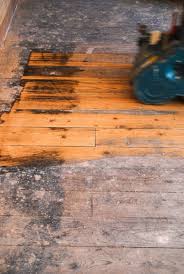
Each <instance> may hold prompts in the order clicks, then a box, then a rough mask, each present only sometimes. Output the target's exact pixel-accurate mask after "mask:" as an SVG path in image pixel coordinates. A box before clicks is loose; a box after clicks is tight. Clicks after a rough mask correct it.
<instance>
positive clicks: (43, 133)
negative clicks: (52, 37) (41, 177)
mask: <svg viewBox="0 0 184 274" xmlns="http://www.w3.org/2000/svg"><path fill="white" fill-rule="evenodd" d="M130 69H131V65H130V64H127V63H124V55H121V54H62V53H57V54H56V53H41V52H32V53H31V55H30V58H29V61H28V65H27V68H26V70H25V73H24V76H23V77H22V84H23V85H24V88H23V90H22V93H21V97H20V98H19V99H18V100H17V101H16V102H15V104H14V106H13V108H12V110H11V112H10V113H8V114H4V115H3V116H2V118H1V119H2V123H1V125H0V146H1V159H0V163H1V165H3V166H9V165H15V164H16V165H18V164H23V163H26V162H30V161H31V159H32V160H33V161H35V159H36V158H37V159H40V160H43V161H44V159H45V158H46V159H47V160H48V159H49V160H50V161H57V162H59V161H62V162H63V161H71V160H72V161H75V160H79V161H80V160H89V159H97V158H101V157H104V156H105V157H107V156H109V157H110V156H117V155H118V156H128V155H166V156H183V155H184V139H183V132H184V131H183V129H184V126H183V125H184V115H183V112H184V104H183V102H179V101H176V102H171V103H170V104H167V105H161V106H151V105H143V104H141V103H139V102H138V101H137V100H136V99H135V98H134V96H133V92H132V88H131V87H130V85H129V78H130V77H129V74H130Z"/></svg>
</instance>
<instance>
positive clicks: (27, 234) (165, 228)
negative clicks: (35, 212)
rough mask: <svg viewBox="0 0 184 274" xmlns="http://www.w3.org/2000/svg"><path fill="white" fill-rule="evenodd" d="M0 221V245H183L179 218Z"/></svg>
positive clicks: (21, 219) (169, 246)
mask: <svg viewBox="0 0 184 274" xmlns="http://www.w3.org/2000/svg"><path fill="white" fill-rule="evenodd" d="M0 220H1V222H0V231H1V238H0V245H5V246H7V245H10V246H16V245H24V247H25V246H29V245H36V246H37V245H38V246H40V245H43V246H48V245H49V244H57V246H58V245H59V246H75V247H81V246H82V247H85V246H87V247H90V246H95V247H103V246H104V247H108V246H110V247H111V246H113V247H157V248H159V247H162V248H163V247H167V248H184V239H183V236H182V235H181V231H183V229H184V223H183V222H182V221H180V220H176V219H166V218H163V219H153V218H142V219H140V218H124V219H121V220H117V219H115V220H110V219H108V220H104V219H103V218H100V219H94V218H88V217H86V218H66V217H65V218H64V217H59V218H55V221H57V224H58V225H57V228H56V229H53V228H52V223H50V224H49V220H48V221H46V219H44V218H36V217H35V218H31V217H21V216H10V217H7V216H2V217H0ZM47 222H48V223H47ZM44 224H45V225H44ZM12 227H13V228H14V229H12ZM7 231H8V233H7Z"/></svg>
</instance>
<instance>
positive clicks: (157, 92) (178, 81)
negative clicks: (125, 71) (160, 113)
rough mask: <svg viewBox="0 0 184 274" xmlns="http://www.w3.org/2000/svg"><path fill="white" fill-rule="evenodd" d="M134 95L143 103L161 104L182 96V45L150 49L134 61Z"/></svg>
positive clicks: (183, 49)
mask: <svg viewBox="0 0 184 274" xmlns="http://www.w3.org/2000/svg"><path fill="white" fill-rule="evenodd" d="M133 86H134V93H135V96H136V97H137V98H138V100H140V101H141V102H143V103H145V104H163V103H166V102H168V101H169V100H171V99H174V98H175V97H177V96H184V45H181V44H178V45H173V46H172V47H170V48H169V49H167V50H164V51H157V50H155V51H154V52H153V51H152V52H151V53H150V55H148V56H147V57H145V58H142V60H141V61H138V62H137V63H135V67H134V78H133Z"/></svg>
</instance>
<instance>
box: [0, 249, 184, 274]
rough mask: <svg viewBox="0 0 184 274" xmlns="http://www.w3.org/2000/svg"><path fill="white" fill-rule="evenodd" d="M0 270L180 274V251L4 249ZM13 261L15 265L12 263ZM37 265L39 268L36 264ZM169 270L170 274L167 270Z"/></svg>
mask: <svg viewBox="0 0 184 274" xmlns="http://www.w3.org/2000/svg"><path fill="white" fill-rule="evenodd" d="M0 256H1V258H2V263H1V265H0V271H2V273H7V272H8V271H9V272H10V271H11V272H13V273H15V271H17V269H19V271H20V272H21V273H26V272H27V271H28V270H30V269H31V270H32V271H33V272H35V271H36V270H37V268H38V267H39V269H41V273H44V274H45V273H47V274H48V273H53V274H55V273H66V274H71V273H76V272H78V273H90V274H96V273H101V274H105V273H108V274H112V273H118V274H119V273H122V270H123V272H124V273H127V274H137V273H158V272H159V274H166V273H177V274H183V268H184V263H183V261H184V252H183V251H182V250H180V249H162V248H157V249H154V248H115V247H112V248H111V247H105V248H104V247H102V248H97V247H59V246H57V247H44V248H43V247H35V246H33V247H31V248H27V247H21V246H19V247H17V248H16V249H15V248H14V247H4V248H3V249H2V250H1V251H0ZM13 259H14V260H16V264H12V261H13ZM40 264H41V265H40ZM170 270H171V271H170Z"/></svg>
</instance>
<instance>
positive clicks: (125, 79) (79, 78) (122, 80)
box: [21, 75, 130, 85]
mask: <svg viewBox="0 0 184 274" xmlns="http://www.w3.org/2000/svg"><path fill="white" fill-rule="evenodd" d="M21 80H22V84H25V83H27V82H30V81H34V82H35V81H78V82H83V83H88V82H90V83H91V82H94V83H96V82H97V81H98V82H101V83H102V84H103V83H104V82H106V83H108V82H110V83H113V82H114V83H121V84H122V85H123V84H124V83H125V84H127V83H129V81H130V77H128V76H127V77H123V78H122V77H116V76H115V77H114V78H102V77H100V76H99V77H87V76H86V77H83V76H72V75H71V76H53V75H52V76H47V75H35V76H31V75H25V76H22V78H21Z"/></svg>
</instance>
